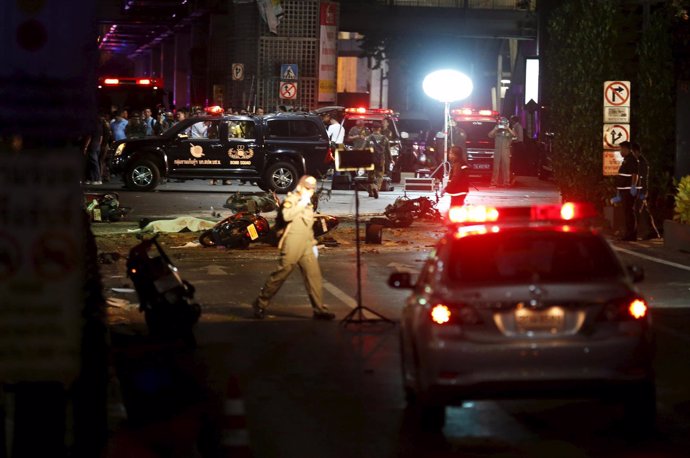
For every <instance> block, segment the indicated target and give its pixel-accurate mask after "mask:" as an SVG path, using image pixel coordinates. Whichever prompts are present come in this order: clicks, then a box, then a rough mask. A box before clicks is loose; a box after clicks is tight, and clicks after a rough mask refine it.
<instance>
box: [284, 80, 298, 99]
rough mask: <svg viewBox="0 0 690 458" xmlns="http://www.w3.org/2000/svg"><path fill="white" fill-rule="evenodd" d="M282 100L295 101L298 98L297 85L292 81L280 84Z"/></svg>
mask: <svg viewBox="0 0 690 458" xmlns="http://www.w3.org/2000/svg"><path fill="white" fill-rule="evenodd" d="M280 98H281V99H289V100H294V99H296V98H297V83H292V82H290V81H281V82H280Z"/></svg>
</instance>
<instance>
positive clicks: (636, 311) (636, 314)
mask: <svg viewBox="0 0 690 458" xmlns="http://www.w3.org/2000/svg"><path fill="white" fill-rule="evenodd" d="M628 312H629V313H630V315H632V317H633V318H635V319H636V320H639V319H640V318H644V317H645V316H647V304H645V302H644V301H643V300H640V299H635V300H634V301H632V302H631V303H630V306H629V307H628Z"/></svg>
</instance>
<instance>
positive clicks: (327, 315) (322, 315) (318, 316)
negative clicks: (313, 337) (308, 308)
mask: <svg viewBox="0 0 690 458" xmlns="http://www.w3.org/2000/svg"><path fill="white" fill-rule="evenodd" d="M333 318H335V313H333V312H329V311H328V310H314V319H315V320H332V319H333Z"/></svg>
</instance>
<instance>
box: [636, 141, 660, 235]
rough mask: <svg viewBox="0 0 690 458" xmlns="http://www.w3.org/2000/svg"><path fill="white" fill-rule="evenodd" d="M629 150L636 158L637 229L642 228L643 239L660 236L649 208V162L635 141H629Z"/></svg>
mask: <svg viewBox="0 0 690 458" xmlns="http://www.w3.org/2000/svg"><path fill="white" fill-rule="evenodd" d="M630 152H631V153H632V155H633V156H635V159H637V183H635V185H636V187H637V196H636V198H635V205H634V208H635V213H636V215H639V217H638V220H637V228H638V231H640V230H643V231H645V232H643V233H642V238H643V239H645V240H649V239H658V238H660V237H661V234H659V230H658V229H657V227H656V223H655V222H654V216H653V215H652V212H651V211H650V209H649V201H648V199H647V198H648V197H649V162H648V161H647V158H646V157H644V156H643V155H642V149H641V148H640V144H639V143H637V142H630Z"/></svg>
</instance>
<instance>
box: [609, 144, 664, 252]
mask: <svg viewBox="0 0 690 458" xmlns="http://www.w3.org/2000/svg"><path fill="white" fill-rule="evenodd" d="M620 148H621V150H620V152H621V156H623V162H622V163H621V166H620V168H619V169H618V175H617V176H616V196H615V197H614V198H613V199H611V201H612V203H620V204H621V205H622V207H623V221H624V232H623V235H622V237H621V241H626V242H629V241H636V240H637V236H638V233H637V232H638V226H639V223H641V222H642V218H644V219H646V222H647V224H648V226H649V227H648V232H647V233H646V234H643V238H645V239H650V238H658V237H659V231H658V230H657V228H656V225H655V224H654V218H653V217H652V214H651V212H650V211H649V206H648V205H647V194H648V189H647V187H648V186H649V163H648V162H647V159H646V158H645V157H644V156H643V155H642V150H641V148H640V145H639V143H637V142H629V141H624V142H622V143H621V144H620ZM638 215H639V218H638Z"/></svg>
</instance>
